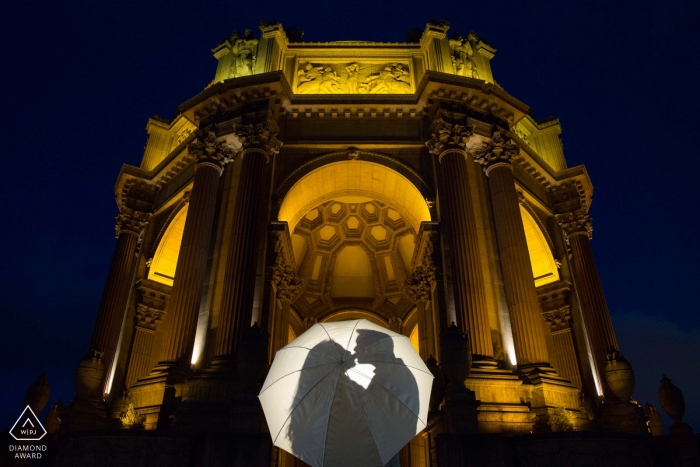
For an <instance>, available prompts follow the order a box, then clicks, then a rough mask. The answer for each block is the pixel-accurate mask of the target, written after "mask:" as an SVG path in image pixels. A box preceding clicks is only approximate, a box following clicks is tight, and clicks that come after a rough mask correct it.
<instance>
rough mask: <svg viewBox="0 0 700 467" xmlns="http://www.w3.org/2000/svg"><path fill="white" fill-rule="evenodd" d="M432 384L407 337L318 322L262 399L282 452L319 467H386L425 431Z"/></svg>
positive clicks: (275, 369)
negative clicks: (404, 447) (406, 445)
mask: <svg viewBox="0 0 700 467" xmlns="http://www.w3.org/2000/svg"><path fill="white" fill-rule="evenodd" d="M432 380H433V375H432V374H431V373H430V370H428V368H427V367H426V366H425V364H424V363H423V361H422V360H421V358H420V357H419V356H418V354H417V353H416V351H415V350H414V349H413V346H412V345H411V342H410V341H409V339H408V337H406V336H403V335H401V334H397V333H395V332H392V331H389V330H388V329H385V328H383V327H381V326H378V325H376V324H373V323H371V322H369V321H367V320H365V319H360V320H353V321H339V322H334V323H318V324H315V325H314V326H313V327H311V328H310V329H309V330H308V331H306V332H305V333H303V334H302V335H301V336H299V337H298V338H296V339H294V341H292V342H291V343H290V344H289V345H287V346H286V347H284V348H282V349H281V350H279V351H278V352H277V354H276V355H275V360H274V361H273V362H272V367H271V368H270V372H269V373H268V375H267V378H266V379H265V384H264V385H263V388H262V391H260V395H259V396H258V397H259V398H260V403H261V404H262V407H263V410H264V412H265V418H266V419H267V425H268V427H269V429H270V434H271V436H272V441H273V443H274V444H275V446H279V447H280V448H282V449H284V450H285V451H288V452H290V453H292V454H293V455H295V456H296V457H298V458H299V459H302V460H303V461H304V462H307V463H308V464H311V465H312V466H313V467H325V466H334V467H341V466H342V467H345V466H347V467H351V466H358V467H371V466H383V465H385V464H386V463H387V462H389V460H390V459H391V458H392V457H393V456H394V455H395V454H397V453H398V452H399V450H400V449H401V448H402V447H403V446H404V445H405V444H406V443H408V442H409V441H410V440H411V439H412V438H413V437H414V436H415V435H416V434H418V433H419V432H420V431H421V430H423V428H425V422H426V417H427V414H428V400H429V399H430V389H431V387H432Z"/></svg>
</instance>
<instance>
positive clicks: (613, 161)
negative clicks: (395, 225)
mask: <svg viewBox="0 0 700 467" xmlns="http://www.w3.org/2000/svg"><path fill="white" fill-rule="evenodd" d="M128 3H129V2H109V3H108V2H101V1H90V2H88V1H82V2H76V1H65V2H32V1H27V2H19V1H13V2H4V3H3V6H2V14H0V22H1V23H2V27H0V35H2V44H3V48H2V57H3V58H2V70H3V71H2V74H1V76H2V78H1V79H2V81H3V82H4V83H5V84H4V85H3V87H2V107H3V108H2V110H3V111H2V117H1V118H2V130H3V131H4V135H5V137H4V140H3V144H2V149H1V153H2V156H1V157H2V169H3V183H2V184H1V185H0V190H2V194H1V196H0V200H2V205H3V209H4V213H3V220H2V222H1V224H0V236H1V237H0V240H1V242H0V245H2V247H3V258H2V261H0V290H1V292H2V293H0V313H1V321H0V357H1V362H2V373H1V374H2V377H1V378H0V380H1V381H2V382H1V384H0V401H1V402H2V403H1V404H0V429H3V430H4V429H5V428H8V429H9V427H10V426H11V425H12V424H13V423H14V421H15V419H16V418H17V416H19V414H20V412H21V410H22V398H23V395H24V391H25V390H26V388H27V386H28V385H29V384H30V383H32V382H33V381H34V380H35V379H36V377H37V376H38V375H39V374H41V373H42V372H46V374H47V375H48V377H49V383H50V385H51V387H52V394H51V398H50V403H49V405H48V406H47V408H48V407H49V406H50V404H51V403H52V402H54V401H56V400H58V399H61V400H62V401H63V403H64V404H66V403H68V401H69V400H70V398H71V397H72V396H73V394H74V390H73V386H72V380H73V374H74V371H75V367H76V365H77V363H78V361H79V360H80V359H81V358H82V356H83V354H84V353H85V351H86V350H87V345H88V341H89V338H90V333H91V330H92V325H93V322H94V319H95V315H96V312H97V307H98V304H99V300H100V296H101V293H102V287H103V285H104V281H105V278H106V276H107V271H108V268H109V263H110V260H111V255H112V250H113V248H114V245H115V239H114V216H115V215H116V214H117V206H116V204H115V202H114V193H113V186H114V182H115V180H116V177H117V174H118V172H119V168H120V166H121V164H122V163H127V164H132V165H139V163H140V160H141V156H142V154H143V147H144V145H145V143H146V132H145V129H144V128H145V125H146V121H147V119H148V117H150V116H153V115H156V114H157V115H160V116H162V117H165V118H172V117H173V116H174V115H173V112H174V110H175V108H176V107H177V105H179V104H180V103H182V102H184V101H185V100H186V99H188V98H190V97H192V96H194V95H195V94H197V93H198V92H200V91H201V90H202V89H203V88H204V87H205V86H206V85H207V84H208V83H209V82H210V81H211V80H212V79H213V77H214V71H215V69H216V60H215V59H214V58H213V57H212V55H211V52H210V49H211V48H213V47H214V46H216V45H217V44H219V43H220V42H221V41H222V39H224V38H225V37H227V36H228V35H229V33H230V32H231V31H233V30H240V31H242V30H243V29H245V28H246V27H251V28H253V30H254V31H255V35H256V37H257V36H259V31H258V29H257V26H256V25H257V24H258V22H259V21H260V20H262V19H265V20H278V21H280V22H281V23H282V24H283V25H284V26H285V27H292V26H293V27H297V28H299V29H302V30H303V31H305V36H304V40H306V41H332V40H371V41H404V40H405V32H406V31H407V30H408V29H410V28H414V27H419V28H423V27H424V26H425V23H426V22H427V21H429V20H431V19H437V20H440V19H446V20H448V21H449V22H450V23H451V24H452V28H451V30H450V34H451V33H452V32H455V31H458V32H461V33H462V34H463V35H466V34H467V33H468V32H469V31H470V30H474V31H476V32H477V33H478V34H479V36H480V37H481V38H482V39H483V40H484V41H485V42H486V43H488V44H489V45H491V46H493V47H495V48H496V49H498V52H497V53H496V57H495V58H494V59H493V60H492V62H491V64H492V68H493V73H494V76H495V79H496V80H497V81H498V82H499V83H500V84H501V85H502V86H503V87H504V88H505V89H506V90H507V91H508V92H509V93H510V94H512V95H513V96H515V97H516V98H518V99H520V100H521V101H523V102H525V103H526V104H527V105H529V106H530V107H531V108H532V109H533V111H534V114H535V117H536V118H537V119H544V118H547V117H548V116H550V115H553V116H556V117H558V118H560V119H561V122H562V125H563V135H562V137H563V141H564V151H565V155H566V158H567V161H568V164H569V166H574V165H578V164H585V165H586V167H587V169H588V172H589V174H590V176H591V179H592V181H593V184H594V186H595V194H594V197H593V200H594V202H593V205H592V208H591V211H590V214H591V216H592V217H593V218H594V223H593V226H594V236H593V248H594V251H595V254H596V258H597V262H598V268H599V271H600V275H601V278H602V281H603V285H604V288H605V291H606V294H607V300H608V305H609V307H610V310H611V313H612V317H613V322H614V324H615V326H616V332H617V337H618V340H619V343H620V351H621V352H622V353H623V354H624V355H625V356H626V357H627V359H628V360H630V362H631V363H632V365H633V366H634V369H635V373H636V378H637V385H636V390H635V393H634V396H635V397H636V398H637V399H638V400H639V401H640V402H641V403H642V404H644V402H646V401H647V400H648V401H649V402H650V403H651V404H652V405H656V406H657V408H658V409H659V411H660V412H662V414H663V416H664V417H665V424H666V427H668V424H669V418H668V417H666V415H665V413H663V411H662V410H661V408H660V405H659V403H658V398H657V395H656V394H657V390H658V387H659V380H660V378H661V376H662V374H663V373H665V374H666V375H668V377H670V378H671V379H672V380H673V381H674V383H675V384H677V385H678V386H679V387H680V388H681V390H683V392H684V394H685V398H686V403H687V410H686V418H685V421H686V422H688V423H690V424H691V425H692V426H693V428H694V429H695V430H696V431H700V370H698V365H697V360H698V358H699V357H700V316H699V313H700V307H699V306H698V300H697V293H698V290H699V289H700V272H699V271H700V250H699V248H698V230H699V227H700V220H699V216H700V208H698V206H700V195H699V194H698V193H699V191H698V188H697V181H698V173H699V172H700V162H699V161H700V157H699V156H698V151H700V146H699V144H698V140H697V135H698V125H697V123H696V121H695V118H697V116H698V111H700V92H699V91H698V87H699V86H698V82H699V81H700V80H699V78H698V76H699V75H700V39H699V38H698V34H699V33H700V7H699V6H698V5H699V3H698V2H697V1H696V0H659V1H658V2H656V3H654V2H641V1H634V2H629V1H593V2H554V1H552V2H543V1H531V2H529V1H517V2H506V3H501V4H496V2H468V1H461V2H447V1H425V2H417V1H415V2H414V1H405V2H392V3H387V4H385V3H383V2H378V1H377V2H347V1H344V2H331V1H326V2H312V1H296V2H285V3H284V4H278V5H275V4H274V3H272V2H240V1H239V2H233V1H227V2H224V1H219V2H197V1H194V2H192V1H190V2H183V1H172V2H165V1H143V2H139V3H138V4H134V5H133V6H127V4H128ZM574 3H576V4H577V6H574ZM43 416H44V415H43V414H42V415H41V418H42V420H43Z"/></svg>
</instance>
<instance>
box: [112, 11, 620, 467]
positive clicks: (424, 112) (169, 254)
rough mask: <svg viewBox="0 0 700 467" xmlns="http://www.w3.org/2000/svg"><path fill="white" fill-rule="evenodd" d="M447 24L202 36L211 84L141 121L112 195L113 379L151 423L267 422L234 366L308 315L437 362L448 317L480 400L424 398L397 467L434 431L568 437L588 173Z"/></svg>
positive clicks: (580, 368) (581, 424)
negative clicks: (365, 331)
mask: <svg viewBox="0 0 700 467" xmlns="http://www.w3.org/2000/svg"><path fill="white" fill-rule="evenodd" d="M449 29H450V28H449V24H447V23H446V22H430V23H428V24H427V25H426V28H425V30H424V31H423V33H422V35H421V34H418V35H417V36H416V37H415V38H414V40H413V41H412V42H406V43H372V42H362V41H351V42H326V43H307V42H301V41H299V40H298V39H299V35H298V34H296V35H295V36H294V35H293V34H291V33H289V31H287V32H285V30H284V28H283V27H282V25H281V24H279V23H267V22H262V23H261V24H260V34H257V33H255V32H252V31H244V32H243V33H233V34H231V35H230V36H229V38H228V39H227V40H226V41H224V42H222V43H221V44H219V45H218V46H217V47H215V48H214V49H213V53H214V57H215V58H216V60H217V62H218V65H217V70H216V72H215V75H214V77H213V80H212V81H211V83H209V85H208V86H207V87H206V89H205V90H204V91H203V92H202V93H200V94H198V95H197V96H194V97H193V98H192V99H190V100H188V101H187V102H185V103H184V104H182V105H181V106H180V107H178V112H177V117H176V118H175V119H174V120H173V121H166V120H163V119H160V118H152V119H150V120H149V121H148V123H147V132H148V134H149V139H148V143H147V145H146V148H145V151H144V156H143V160H142V163H141V165H140V167H132V166H128V165H125V166H123V167H122V169H121V172H120V175H119V178H118V180H117V184H116V198H117V203H118V205H119V206H120V209H121V216H120V219H121V220H120V224H119V226H118V227H119V229H132V230H134V229H138V228H140V229H141V230H137V231H133V232H132V231H128V232H129V235H132V234H138V236H137V235H132V236H133V237H134V239H129V240H130V242H131V243H129V244H128V245H129V248H130V250H128V252H129V253H130V254H132V255H133V254H136V253H138V254H139V255H140V256H139V259H138V262H139V263H138V264H137V265H136V266H135V267H134V268H132V269H130V270H129V272H128V273H129V274H134V273H133V272H132V270H135V276H136V277H135V283H134V287H135V289H134V292H133V294H132V295H130V296H132V297H133V299H132V302H133V304H131V303H130V304H129V305H128V310H127V313H128V314H129V316H128V317H120V320H119V322H120V323H127V324H125V325H124V326H125V327H124V331H123V332H122V335H121V341H119V342H121V344H119V345H121V347H120V350H119V352H115V355H117V359H116V363H115V366H114V368H115V370H114V371H112V370H111V369H110V370H109V371H108V372H109V373H110V378H112V379H113V381H114V382H113V383H111V387H112V390H113V391H114V390H118V391H121V389H129V391H130V392H129V394H130V397H131V399H132V402H133V405H134V407H135V409H136V411H137V412H138V413H139V414H142V415H143V416H144V417H145V420H146V421H145V424H146V428H148V429H155V428H156V427H157V426H158V424H161V425H163V424H167V423H174V424H175V425H177V424H180V425H181V426H182V427H184V428H183V430H185V429H190V428H192V427H198V426H202V424H205V423H206V424H210V425H211V426H216V427H217V428H216V429H219V428H221V431H225V430H228V429H232V428H231V427H234V426H235V427H236V428H235V429H236V430H239V431H241V432H244V431H246V430H247V431H255V430H261V429H262V428H260V427H262V426H263V425H264V424H261V423H260V421H259V419H256V418H255V417H256V416H257V415H255V414H254V413H252V412H251V410H252V409H251V407H252V406H251V404H252V403H251V400H252V399H250V398H249V399H246V400H242V399H241V400H239V399H236V398H237V397H239V396H240V394H242V393H244V392H246V391H248V393H250V394H252V393H253V392H251V391H252V389H251V390H250V391H249V390H248V389H246V390H245V391H242V390H241V388H242V387H243V386H242V385H241V384H243V383H241V381H242V380H241V381H239V380H237V379H235V378H239V377H240V378H243V379H245V378H247V377H248V376H250V380H248V379H246V382H245V384H249V385H251V386H250V388H252V387H253V386H254V385H255V384H256V381H257V379H259V376H260V374H263V373H264V371H262V373H260V374H257V373H256V374H252V373H255V371H257V370H256V369H255V368H252V366H254V365H262V364H263V363H265V364H269V362H270V361H271V360H272V359H273V358H274V356H275V353H276V352H277V351H278V350H279V349H280V348H281V347H283V346H284V345H286V344H287V343H289V342H290V341H292V340H294V339H295V338H297V337H298V336H300V335H302V333H303V332H304V331H306V330H307V329H309V327H311V326H313V325H314V324H315V323H318V322H330V321H339V320H347V319H358V318H365V319H368V320H369V321H371V322H373V323H376V324H378V325H380V326H383V327H386V328H389V329H391V330H392V331H394V332H397V333H399V334H402V335H404V336H406V337H408V338H409V339H410V341H411V343H412V344H413V346H414V347H415V348H416V350H417V352H418V353H419V355H420V356H421V358H422V359H424V360H428V359H429V358H430V356H432V357H433V358H434V359H435V361H436V362H437V363H436V365H440V364H443V363H445V362H446V361H445V358H447V359H448V361H447V362H448V363H449V358H455V357H454V355H455V353H454V352H453V353H452V354H450V353H449V352H448V353H447V355H443V348H442V344H441V336H444V335H445V333H446V332H447V331H448V329H449V326H450V325H451V324H452V323H453V322H454V323H455V325H456V326H458V327H459V328H460V329H459V335H460V336H461V335H462V334H461V332H467V333H468V335H469V339H470V345H471V346H472V347H471V349H472V351H473V353H474V356H473V357H474V358H473V360H474V364H473V367H472V368H471V372H470V373H469V376H468V377H467V379H466V381H464V383H465V386H466V389H464V391H467V392H468V393H469V394H471V392H469V391H472V392H473V394H474V397H475V400H478V401H480V402H479V405H478V408H477V407H476V406H474V405H473V404H472V405H469V403H467V402H465V401H467V400H468V399H469V398H468V397H466V396H465V398H462V399H460V400H461V401H462V402H459V403H457V402H454V400H452V402H450V401H448V400H447V399H445V400H444V401H441V402H443V405H442V406H441V407H434V408H432V409H431V410H433V409H434V410H433V411H432V412H431V415H430V417H434V418H431V420H430V423H429V429H428V431H426V432H424V433H423V434H421V435H420V436H419V437H417V438H416V439H415V440H414V441H413V442H412V443H411V445H410V446H411V447H410V450H409V449H408V448H406V449H407V450H408V451H410V453H408V451H404V453H403V454H402V455H403V456H404V457H403V458H402V462H404V464H405V465H404V464H402V465H404V467H406V465H408V466H410V467H424V466H427V465H431V464H430V463H429V458H430V452H431V449H434V442H435V441H434V438H435V436H437V435H438V434H440V433H461V432H465V431H466V432H469V431H472V432H473V431H478V432H481V433H504V434H507V435H510V434H527V433H530V432H532V431H538V430H544V431H546V427H547V423H548V420H549V417H550V415H551V414H553V413H554V411H556V410H559V412H560V411H561V410H560V409H561V408H563V409H565V410H566V413H568V414H569V415H571V419H572V420H573V422H572V423H573V428H575V429H577V430H578V429H585V428H586V427H588V423H589V418H590V419H593V418H595V417H597V416H598V415H597V414H598V412H597V411H596V410H597V408H596V404H598V402H599V397H598V396H599V395H600V393H601V392H602V389H601V388H604V379H603V378H604V376H603V373H602V371H603V369H602V368H601V367H600V364H599V363H598V364H597V363H596V362H595V358H596V357H595V355H598V356H599V353H600V352H599V350H600V348H601V347H602V346H603V344H606V343H607V341H605V339H603V338H601V337H599V336H600V335H606V336H609V335H611V334H610V333H609V332H608V333H607V334H606V333H602V334H599V335H594V334H593V333H592V332H591V331H590V329H589V327H590V326H595V325H599V323H602V322H604V321H603V320H600V319H598V320H597V321H590V319H591V318H590V317H589V316H591V315H590V314H587V313H588V311H590V310H587V309H584V308H585V307H586V306H589V307H590V306H591V305H586V304H585V303H593V304H594V305H596V306H599V304H600V303H604V300H603V301H600V300H599V298H600V297H599V295H600V293H599V292H596V290H597V289H596V290H593V292H591V291H590V287H589V282H590V281H589V279H590V278H591V277H595V274H597V273H591V272H590V268H591V266H590V264H591V261H590V258H588V257H586V258H584V259H583V260H580V259H579V262H578V263H576V258H573V261H572V259H571V258H572V255H573V254H579V253H572V251H573V249H574V248H578V249H577V250H576V252H580V251H584V248H585V247H586V243H585V241H588V235H589V233H590V222H589V220H588V218H587V217H586V213H587V211H588V209H589V207H590V204H591V195H592V185H591V182H590V180H589V178H588V175H587V172H586V170H585V168H584V167H583V166H577V167H568V166H567V165H566V160H565V158H564V153H563V149H562V145H561V140H560V134H561V125H560V123H559V121H558V120H555V119H548V120H545V121H535V120H534V119H533V118H532V117H530V115H532V112H531V111H530V109H529V107H527V106H526V105H525V104H523V103H522V102H520V101H519V100H517V99H515V98H514V97H512V96H510V95H509V94H508V93H507V92H506V91H504V90H503V89H502V88H501V87H500V86H499V85H498V84H497V83H496V81H495V80H494V78H493V75H492V71H491V67H490V60H491V59H492V58H494V56H495V52H496V51H495V49H493V48H491V47H490V46H489V45H487V44H485V43H484V42H483V41H482V40H480V39H479V38H478V36H477V35H476V34H475V33H469V34H466V35H461V34H458V33H455V32H454V31H449ZM288 33H289V34H288ZM288 36H289V37H288ZM294 37H296V39H295V40H294V41H293V40H291V39H294ZM203 84H206V83H203ZM144 187H145V188H148V190H146V191H147V192H148V193H150V194H149V195H148V196H146V197H144V196H141V197H140V198H139V197H138V196H136V195H135V193H137V194H138V193H140V192H139V189H141V188H144ZM139 196H140V195H139ZM146 198H147V199H146ZM139 209H143V210H146V211H147V212H145V211H144V212H145V214H143V213H142V214H133V213H134V212H136V211H138V212H141V211H139ZM130 216H131V217H130ZM149 216H150V217H149ZM146 218H147V219H148V224H147V225H146V224H145V221H144V219H146ZM139 219H140V220H139ZM193 219H194V220H193ZM122 237H123V236H122ZM122 237H120V238H122ZM183 239H184V241H183ZM188 239H189V240H188ZM120 241H122V240H120ZM139 242H140V243H139ZM183 242H184V243H183ZM187 242H189V243H187ZM122 244H125V243H124V241H122ZM185 245H186V247H185ZM585 251H588V250H585ZM585 251H584V252H585ZM125 264H126V263H125ZM574 267H580V268H584V267H587V268H588V269H584V270H583V273H581V274H582V275H581V276H580V277H584V278H585V280H581V279H580V277H576V276H575V274H574V273H573V271H574ZM126 274H127V273H126V272H123V273H122V274H121V276H120V277H126ZM129 277H131V276H129ZM586 287H589V288H588V289H586ZM583 292H586V293H588V295H585V296H584V295H583ZM595 293H598V295H595ZM575 297H579V298H575ZM581 297H594V298H593V299H589V298H586V299H588V300H589V302H585V303H584V300H583V298H581ZM137 310H138V313H140V314H139V315H138V316H141V317H142V318H143V319H141V320H140V321H139V320H134V317H135V316H137ZM596 313H598V315H596V316H599V315H601V313H602V311H600V310H598V311H596ZM148 316H151V317H154V316H158V319H155V318H152V319H150V321H148V320H147V319H146V318H144V317H148ZM585 320H588V321H585ZM116 321H117V320H115V322H116ZM584 321H585V326H583V324H584ZM132 322H136V323H137V324H135V325H133V326H132V324H131V323H132ZM253 323H258V325H259V326H260V327H261V328H262V329H261V330H260V332H259V333H258V334H255V335H254V336H253V337H251V335H252V334H251V335H249V334H247V333H248V332H251V333H252V332H253V331H250V330H249V326H250V325H252V324H253ZM256 332H257V331H256ZM612 335H613V337H614V334H612ZM255 336H257V337H255ZM260 336H262V337H260ZM256 338H260V339H263V340H264V342H263V343H262V344H260V342H258V344H260V345H257V344H256V345H257V346H256V345H252V344H250V342H252V340H248V339H253V340H254V339H256ZM460 338H461V337H460ZM247 345H248V346H249V347H245V348H242V347H241V346H247ZM114 347H115V348H116V347H117V343H116V342H115V343H114ZM253 347H255V349H253ZM256 349H257V350H256ZM260 349H266V352H267V353H266V354H265V355H252V354H251V355H249V353H251V352H253V351H258V352H261V350H260ZM475 349H478V351H476V350H475ZM246 352H248V353H246ZM596 352H598V353H596ZM533 355H534V357H533ZM244 357H245V358H247V359H248V360H249V361H245V362H243V361H236V359H241V358H244ZM175 361H178V362H182V361H191V362H192V371H193V372H194V373H193V375H194V376H192V375H190V374H184V373H179V371H180V370H176V368H177V367H176V365H175V364H174V362H175ZM460 361H461V360H460ZM234 363H235V365H238V367H237V368H238V369H237V370H234V369H232V368H233V367H232V366H231V365H234ZM452 363H454V362H452ZM433 368H437V366H434V367H433ZM443 368H448V369H449V368H451V367H450V365H449V364H448V365H443ZM258 370H259V368H258ZM263 370H264V369H263ZM188 371H189V370H188ZM238 371H240V372H242V373H240V374H239V373H237V372H238ZM246 371H250V372H252V373H251V375H246V374H244V373H245V372H246ZM435 371H442V370H435ZM448 371H449V370H448ZM125 373H127V374H128V377H127V378H126V379H124V377H123V374H125ZM185 373H186V372H185ZM439 374H440V373H438V375H439ZM236 375H237V376H236ZM188 378H191V379H188ZM227 378H229V379H227ZM230 378H233V379H230ZM256 378H257V379H256ZM112 379H110V380H108V381H112ZM125 381H128V384H126V383H125ZM251 381H252V382H251ZM455 384H456V383H455ZM108 386H109V384H108ZM250 388H249V389H250ZM460 390H461V389H460ZM579 392H582V393H583V394H585V398H586V399H585V404H584V407H582V406H581V405H580V403H579V398H578V397H579V396H578V395H579ZM460 397H461V396H460ZM448 402H450V403H448ZM218 404H226V407H227V408H226V410H219V408H220V407H219V405H218ZM455 404H457V405H455ZM459 404H462V405H459ZM586 404H587V405H586ZM201 407H205V408H206V410H201V411H200V408H201ZM460 411H461V412H460ZM559 412H556V413H559ZM204 413H206V414H207V417H209V418H207V419H206V420H205V421H203V420H202V419H200V418H198V417H203V415H201V414H204ZM457 413H459V414H462V415H460V416H459V417H461V418H459V417H458V418H454V417H455V415H454V414H457ZM230 414H235V417H234V416H232V415H230ZM469 414H471V415H469ZM451 417H452V418H451ZM470 417H471V418H470ZM164 420H166V421H164ZM460 420H461V421H460ZM460 423H462V425H460ZM222 427H225V428H222ZM251 427H255V428H251ZM543 427H544V428H543ZM192 429H196V428H192ZM460 430H461V431H460ZM185 431H186V430H185ZM212 431H216V430H212ZM183 432H184V431H183ZM431 443H433V444H431ZM431 446H433V447H431ZM268 451H269V450H268ZM261 452H262V451H261ZM409 454H410V455H409ZM409 458H410V459H409ZM407 459H408V460H407ZM277 465H278V466H292V465H294V464H292V463H291V460H290V458H287V457H285V455H283V454H281V455H280V457H279V458H278V464H277Z"/></svg>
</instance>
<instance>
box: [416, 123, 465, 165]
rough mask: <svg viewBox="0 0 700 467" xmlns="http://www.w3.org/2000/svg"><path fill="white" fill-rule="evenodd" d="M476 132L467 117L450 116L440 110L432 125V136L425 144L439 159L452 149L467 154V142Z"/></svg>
mask: <svg viewBox="0 0 700 467" xmlns="http://www.w3.org/2000/svg"><path fill="white" fill-rule="evenodd" d="M473 134H474V127H472V126H471V125H469V124H467V121H466V118H461V119H460V118H450V117H449V116H448V115H446V114H444V113H442V112H440V113H438V116H437V117H436V118H435V119H434V120H433V122H432V123H431V125H430V135H431V136H432V138H431V139H430V140H428V141H427V142H426V143H425V144H426V146H428V149H429V150H430V153H431V154H435V155H436V156H438V161H442V157H443V156H444V155H445V154H447V153H448V152H450V151H461V152H464V153H465V154H466V152H467V142H468V141H469V138H471V137H472V135H473Z"/></svg>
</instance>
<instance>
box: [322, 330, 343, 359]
mask: <svg viewBox="0 0 700 467" xmlns="http://www.w3.org/2000/svg"><path fill="white" fill-rule="evenodd" d="M318 325H319V326H321V329H323V331H324V332H325V333H326V335H327V336H328V340H329V341H331V342H335V341H334V340H333V339H331V335H330V334H328V331H327V330H326V328H325V327H323V324H321V323H318ZM333 350H334V351H335V354H336V355H338V350H337V349H336V348H335V346H333ZM338 358H339V359H341V360H342V359H343V357H341V356H340V355H338Z"/></svg>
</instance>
